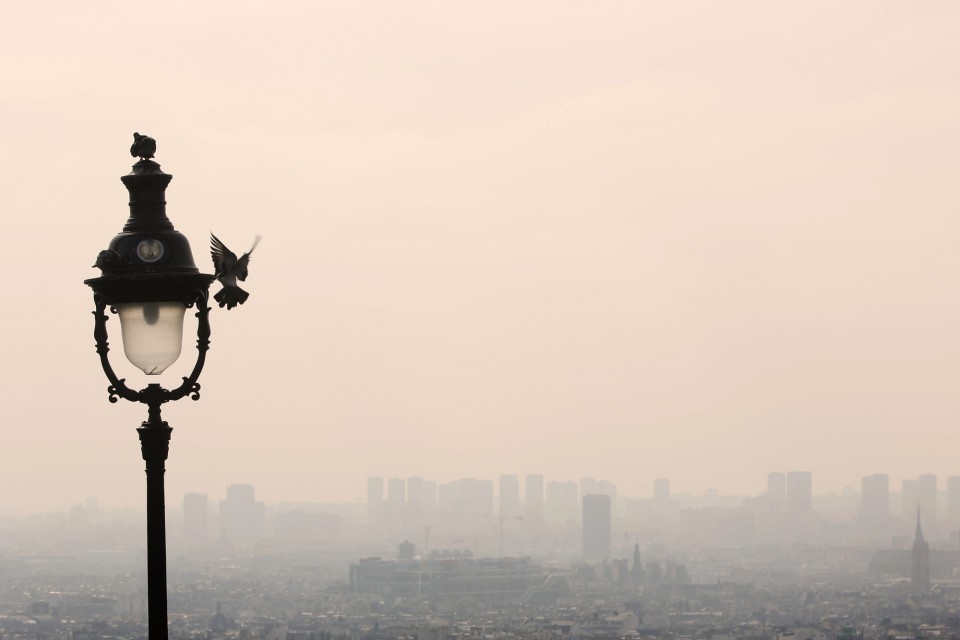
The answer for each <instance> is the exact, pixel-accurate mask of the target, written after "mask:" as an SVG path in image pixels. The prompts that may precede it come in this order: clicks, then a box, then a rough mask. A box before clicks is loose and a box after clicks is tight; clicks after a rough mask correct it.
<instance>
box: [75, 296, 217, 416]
mask: <svg viewBox="0 0 960 640" xmlns="http://www.w3.org/2000/svg"><path fill="white" fill-rule="evenodd" d="M209 295H210V294H209V292H208V291H207V290H206V289H203V290H202V291H199V292H198V293H197V297H196V299H195V300H193V301H188V302H186V303H185V304H186V306H187V308H190V307H193V306H196V308H197V313H196V314H195V315H196V317H197V362H196V364H194V365H193V371H191V372H190V375H189V376H187V377H184V378H183V382H182V383H181V384H180V386H178V387H177V388H175V389H172V390H169V389H164V388H163V387H161V386H160V385H159V384H149V385H147V386H146V387H144V388H143V389H141V390H139V391H134V390H133V389H131V388H130V387H128V386H127V385H126V379H125V378H118V377H117V374H116V372H114V370H113V366H112V365H111V364H110V358H109V356H108V354H109V352H110V345H109V343H108V341H107V320H108V319H109V317H108V316H107V314H106V313H105V311H106V308H107V304H106V303H105V302H104V301H103V299H102V298H101V297H100V296H96V295H95V296H94V303H95V305H96V310H95V311H94V312H93V316H94V328H93V337H94V340H95V341H96V347H97V353H98V354H99V355H100V365H101V366H102V367H103V372H104V373H105V374H106V375H107V380H109V381H110V385H109V386H108V387H107V400H109V401H110V402H113V403H115V402H117V399H118V398H123V399H124V400H129V401H130V402H141V403H143V404H145V405H147V406H148V407H149V412H150V416H151V421H152V420H154V419H156V420H159V415H160V405H162V404H163V403H165V402H170V401H173V400H179V399H180V398H183V397H184V396H187V395H189V396H190V398H191V399H193V400H199V399H200V385H199V384H198V383H197V380H198V379H199V378H200V372H201V371H203V365H204V363H205V362H206V359H207V351H208V350H209V349H210V318H209V314H210V307H208V306H207V301H208V299H209ZM111 311H114V309H113V307H111Z"/></svg>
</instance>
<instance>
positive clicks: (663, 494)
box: [653, 478, 670, 502]
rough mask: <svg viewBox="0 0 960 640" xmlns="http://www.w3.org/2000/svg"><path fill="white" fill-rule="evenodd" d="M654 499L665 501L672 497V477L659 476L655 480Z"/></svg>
mask: <svg viewBox="0 0 960 640" xmlns="http://www.w3.org/2000/svg"><path fill="white" fill-rule="evenodd" d="M653 499H654V500H656V501H657V502H665V501H667V500H669V499H670V479H669V478H657V479H656V480H654V481H653Z"/></svg>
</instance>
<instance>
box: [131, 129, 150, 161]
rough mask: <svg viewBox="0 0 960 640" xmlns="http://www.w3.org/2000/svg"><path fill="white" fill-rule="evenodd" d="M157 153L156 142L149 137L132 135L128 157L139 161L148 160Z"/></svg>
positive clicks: (137, 134)
mask: <svg viewBox="0 0 960 640" xmlns="http://www.w3.org/2000/svg"><path fill="white" fill-rule="evenodd" d="M156 152H157V141H156V140H154V139H153V138H151V137H150V136H142V135H140V134H139V133H134V134H133V144H132V145H130V155H132V156H133V157H134V158H140V159H141V160H149V159H150V158H152V157H153V155H154V154H155V153H156Z"/></svg>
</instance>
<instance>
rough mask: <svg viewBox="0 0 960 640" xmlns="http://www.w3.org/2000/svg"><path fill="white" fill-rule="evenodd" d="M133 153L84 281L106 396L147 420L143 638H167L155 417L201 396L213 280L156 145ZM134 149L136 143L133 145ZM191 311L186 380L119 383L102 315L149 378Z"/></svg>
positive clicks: (160, 449)
mask: <svg viewBox="0 0 960 640" xmlns="http://www.w3.org/2000/svg"><path fill="white" fill-rule="evenodd" d="M134 137H135V139H136V143H135V144H134V147H133V148H131V153H132V154H134V155H139V156H140V158H141V160H140V161H139V162H137V163H136V164H135V165H133V171H132V172H130V173H129V174H127V175H125V176H123V177H122V178H120V179H121V180H122V181H123V184H124V185H125V186H126V188H127V190H128V191H129V192H130V217H129V219H128V220H127V222H126V224H125V225H124V227H123V231H122V232H121V233H119V234H118V235H117V236H115V237H114V238H113V240H111V241H110V245H109V247H108V248H107V249H105V250H104V251H101V252H100V255H99V256H98V257H97V261H96V265H95V266H97V267H99V268H100V270H101V272H102V275H101V276H100V277H99V278H91V279H89V280H85V281H84V284H87V285H89V286H90V287H91V288H92V289H93V300H94V306H95V311H94V312H93V313H94V318H95V322H94V332H93V335H94V338H95V340H96V346H97V353H98V354H100V364H101V365H102V366H103V371H104V373H106V375H107V379H108V380H109V381H110V386H108V387H107V393H108V399H109V400H110V402H116V401H117V399H118V398H123V399H124V400H129V401H130V402H140V403H143V404H145V405H147V420H146V421H145V422H143V424H141V426H140V427H139V428H138V429H137V432H138V433H139V436H140V448H141V451H142V453H143V459H144V460H145V461H146V472H147V600H148V616H149V620H148V623H149V639H150V640H166V639H167V559H166V527H165V522H164V519H165V514H164V511H165V509H164V495H163V474H164V462H165V461H166V459H167V451H168V448H169V443H170V432H171V431H172V429H171V428H170V426H169V425H168V424H167V423H166V422H164V421H163V420H161V419H160V406H161V405H162V404H164V403H166V402H171V401H174V400H179V399H180V398H183V397H184V396H187V395H189V396H190V397H191V398H193V399H194V400H198V399H199V398H200V385H199V384H197V380H198V379H199V378H200V372H201V371H202V370H203V364H204V360H205V358H206V353H207V349H208V348H209V344H210V323H209V320H208V317H207V316H208V314H209V312H210V309H209V308H208V307H207V299H208V295H209V292H208V288H209V287H210V283H211V282H213V279H214V276H213V275H208V274H204V273H200V271H199V269H197V265H196V264H195V263H194V261H193V253H192V252H191V251H190V243H189V242H188V241H187V239H186V237H185V236H183V235H182V234H180V233H179V232H178V231H176V230H175V229H174V228H173V224H172V223H171V222H170V220H169V219H168V218H167V214H166V201H165V200H164V195H165V192H166V188H167V185H168V184H169V183H170V180H171V178H172V177H173V176H171V175H169V174H166V173H164V172H163V171H161V170H160V165H159V164H157V163H156V162H154V161H153V160H151V158H152V157H153V153H154V151H155V149H156V143H155V142H154V141H153V140H152V139H151V138H147V137H146V136H140V135H139V134H134ZM138 145H139V146H138ZM191 307H195V308H196V316H197V361H196V364H195V365H194V367H193V371H192V372H191V373H190V375H189V377H185V378H183V379H182V383H181V384H180V385H179V386H177V387H176V388H174V389H165V388H163V387H162V386H160V385H159V384H156V383H151V384H147V385H146V386H145V387H144V388H142V389H140V390H139V391H135V390H133V389H131V388H130V387H128V386H127V384H126V380H125V379H124V378H118V377H117V374H116V373H115V372H114V370H113V367H112V366H111V365H110V360H109V357H108V354H109V351H110V348H109V346H108V343H107V319H108V316H107V314H106V310H107V309H109V310H110V312H112V313H114V314H116V315H117V316H118V317H119V319H120V332H121V335H122V340H123V352H124V354H125V355H126V356H127V359H128V360H129V361H130V362H131V363H133V365H134V366H136V367H137V368H139V369H140V370H141V371H143V372H144V373H145V374H147V375H159V374H160V373H162V372H163V371H164V370H165V369H166V368H167V367H169V366H170V365H172V364H173V363H174V362H175V361H176V360H177V358H179V356H180V348H181V345H182V342H183V318H184V315H185V312H186V310H187V309H188V308H191Z"/></svg>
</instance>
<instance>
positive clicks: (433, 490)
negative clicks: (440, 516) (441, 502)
mask: <svg viewBox="0 0 960 640" xmlns="http://www.w3.org/2000/svg"><path fill="white" fill-rule="evenodd" d="M423 504H424V506H426V507H430V508H433V507H436V506H437V482H436V481H435V480H424V481H423Z"/></svg>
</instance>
